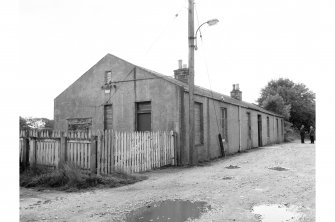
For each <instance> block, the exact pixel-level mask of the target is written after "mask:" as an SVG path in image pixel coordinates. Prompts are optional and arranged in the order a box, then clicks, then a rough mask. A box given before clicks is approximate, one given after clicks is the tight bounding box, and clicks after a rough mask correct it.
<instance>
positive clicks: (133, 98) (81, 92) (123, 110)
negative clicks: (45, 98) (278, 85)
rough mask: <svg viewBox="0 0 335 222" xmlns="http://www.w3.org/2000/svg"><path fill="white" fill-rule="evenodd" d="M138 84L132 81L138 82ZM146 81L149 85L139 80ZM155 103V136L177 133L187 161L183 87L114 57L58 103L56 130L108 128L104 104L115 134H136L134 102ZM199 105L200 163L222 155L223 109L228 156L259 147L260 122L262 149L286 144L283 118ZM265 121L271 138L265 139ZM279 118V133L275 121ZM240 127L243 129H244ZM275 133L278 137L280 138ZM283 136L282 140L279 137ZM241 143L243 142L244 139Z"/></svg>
mask: <svg viewBox="0 0 335 222" xmlns="http://www.w3.org/2000/svg"><path fill="white" fill-rule="evenodd" d="M109 70H112V81H115V82H118V81H122V82H118V83H115V88H112V90H111V92H110V93H105V91H104V90H103V89H102V88H101V87H102V86H103V85H104V83H105V72H106V71H109ZM135 78H136V79H137V81H132V80H134V79H135ZM139 79H146V80H139ZM144 101H151V128H152V131H159V130H161V131H170V130H173V131H175V132H176V136H177V138H176V139H177V140H176V141H177V153H178V158H179V159H178V162H179V163H182V164H187V163H188V161H189V145H188V144H189V124H188V121H189V116H188V113H189V101H188V92H186V91H184V89H183V87H181V86H178V85H176V84H173V83H171V82H169V81H167V80H164V79H162V78H159V77H157V76H155V75H153V74H152V73H150V72H148V71H147V70H145V69H142V68H140V67H136V66H134V65H132V64H130V63H128V62H126V61H124V60H122V59H119V58H117V57H115V56H112V55H110V54H108V55H106V56H105V57H104V58H103V59H101V60H100V61H99V62H98V63H97V64H96V65H94V66H93V67H92V68H91V69H89V70H88V71H87V72H86V73H85V74H84V75H82V76H81V77H80V78H79V79H78V80H77V81H76V82H74V83H73V84H72V85H71V86H69V87H68V88H67V89H66V90H65V91H64V92H63V93H61V94H60V95H59V96H58V97H57V98H56V99H55V101H54V119H55V129H57V130H67V125H68V123H67V119H69V118H92V129H93V130H97V129H103V128H104V105H105V104H112V105H113V129H114V130H118V131H134V130H135V129H136V102H144ZM195 101H196V102H199V103H201V104H202V108H203V144H201V145H198V146H197V150H198V157H199V161H204V160H210V159H213V158H217V157H220V156H221V148H220V145H219V141H218V134H219V133H221V123H220V117H221V108H226V109H227V121H228V139H227V141H226V142H225V143H224V148H225V151H226V153H227V154H232V153H236V152H238V151H239V147H240V149H241V151H243V150H246V149H250V148H254V147H258V146H259V144H258V122H257V121H258V120H257V115H261V118H262V143H263V144H262V145H263V146H265V145H267V144H271V143H277V142H282V141H283V134H282V132H283V131H282V124H281V118H279V117H274V116H272V115H270V114H266V113H262V112H259V111H255V110H251V109H247V108H245V107H240V122H239V108H238V106H236V105H232V104H229V103H226V102H222V101H219V100H216V99H212V98H209V97H206V96H202V95H195ZM247 112H250V115H251V138H252V139H251V142H250V143H248V119H247ZM267 116H269V120H270V121H269V122H270V137H269V138H268V137H267V119H266V118H267ZM276 119H278V130H277V120H276ZM240 127H241V128H240ZM277 131H278V132H279V134H277ZM278 135H279V138H277V137H278ZM240 138H241V139H240Z"/></svg>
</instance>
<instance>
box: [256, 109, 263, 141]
mask: <svg viewBox="0 0 335 222" xmlns="http://www.w3.org/2000/svg"><path fill="white" fill-rule="evenodd" d="M257 119H258V147H261V146H263V140H262V116H261V115H257Z"/></svg>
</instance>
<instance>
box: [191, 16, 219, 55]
mask: <svg viewBox="0 0 335 222" xmlns="http://www.w3.org/2000/svg"><path fill="white" fill-rule="evenodd" d="M218 22H219V20H218V19H211V20H208V21H207V22H204V23H202V24H201V25H200V26H199V27H198V28H197V31H196V32H195V36H194V39H195V46H194V49H195V50H198V42H197V36H198V31H199V30H200V28H201V26H203V25H204V24H208V25H209V26H212V25H216V24H217V23H218ZM200 37H201V34H200Z"/></svg>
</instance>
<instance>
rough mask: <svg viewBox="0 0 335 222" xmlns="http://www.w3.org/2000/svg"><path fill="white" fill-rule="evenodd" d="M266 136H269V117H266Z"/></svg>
mask: <svg viewBox="0 0 335 222" xmlns="http://www.w3.org/2000/svg"><path fill="white" fill-rule="evenodd" d="M266 128H267V136H268V138H270V118H269V117H266Z"/></svg>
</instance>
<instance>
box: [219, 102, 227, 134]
mask: <svg viewBox="0 0 335 222" xmlns="http://www.w3.org/2000/svg"><path fill="white" fill-rule="evenodd" d="M220 123H221V135H222V139H224V140H225V141H227V140H228V129H227V126H228V123H227V108H221V115H220Z"/></svg>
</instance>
